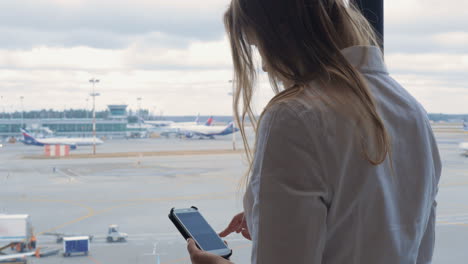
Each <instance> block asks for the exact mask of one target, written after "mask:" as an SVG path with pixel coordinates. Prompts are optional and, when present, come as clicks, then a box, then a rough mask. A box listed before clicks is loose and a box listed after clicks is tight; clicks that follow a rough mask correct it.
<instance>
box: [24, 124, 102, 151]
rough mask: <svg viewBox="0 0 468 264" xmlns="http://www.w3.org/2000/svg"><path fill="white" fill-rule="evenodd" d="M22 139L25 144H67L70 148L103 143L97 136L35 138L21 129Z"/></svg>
mask: <svg viewBox="0 0 468 264" xmlns="http://www.w3.org/2000/svg"><path fill="white" fill-rule="evenodd" d="M21 132H22V133H23V137H24V139H23V140H21V141H22V142H23V143H24V144H25V145H33V146H44V145H68V146H70V149H76V147H77V146H91V145H93V144H96V145H100V144H102V143H104V142H103V141H102V140H100V139H99V138H89V137H88V138H67V137H61V138H58V137H50V138H35V137H34V136H32V135H31V134H29V133H28V131H26V130H25V129H21Z"/></svg>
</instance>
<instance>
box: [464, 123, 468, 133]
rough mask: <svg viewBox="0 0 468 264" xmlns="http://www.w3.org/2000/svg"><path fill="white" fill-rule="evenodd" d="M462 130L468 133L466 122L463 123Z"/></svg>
mask: <svg viewBox="0 0 468 264" xmlns="http://www.w3.org/2000/svg"><path fill="white" fill-rule="evenodd" d="M463 130H465V131H468V122H463Z"/></svg>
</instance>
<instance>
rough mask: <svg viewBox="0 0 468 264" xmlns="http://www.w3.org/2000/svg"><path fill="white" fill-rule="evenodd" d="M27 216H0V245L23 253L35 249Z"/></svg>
mask: <svg viewBox="0 0 468 264" xmlns="http://www.w3.org/2000/svg"><path fill="white" fill-rule="evenodd" d="M32 238H33V232H32V226H31V222H30V218H29V215H27V214H22V215H8V214H0V243H2V244H5V245H8V244H9V245H10V247H11V248H12V249H15V250H16V251H18V252H23V251H25V249H33V248H35V245H33V244H35V243H31V242H32V241H31V239H32Z"/></svg>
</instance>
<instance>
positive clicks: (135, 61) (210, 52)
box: [0, 39, 232, 72]
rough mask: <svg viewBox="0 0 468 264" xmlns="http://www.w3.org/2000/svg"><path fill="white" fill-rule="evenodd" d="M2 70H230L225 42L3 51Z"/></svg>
mask: <svg viewBox="0 0 468 264" xmlns="http://www.w3.org/2000/svg"><path fill="white" fill-rule="evenodd" d="M0 68H3V69H22V70H28V69H29V70H46V69H50V70H85V71H99V72H103V71H104V72H105V71H122V70H138V69H146V70H150V69H158V70H170V69H231V68H232V66H231V58H230V50H229V46H228V43H227V40H226V39H222V40H220V41H211V42H200V41H197V42H192V43H190V44H189V45H188V46H187V47H186V48H184V47H182V48H177V46H175V47H173V48H164V47H157V46H151V45H148V43H147V42H146V40H143V41H138V39H137V41H136V42H135V43H133V44H132V45H130V46H129V47H127V48H126V49H114V50H109V49H96V48H90V47H84V46H80V47H72V48H53V47H47V46H43V47H36V48H33V49H31V50H27V51H25V50H15V51H11V50H0Z"/></svg>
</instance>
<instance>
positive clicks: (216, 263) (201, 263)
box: [187, 238, 233, 264]
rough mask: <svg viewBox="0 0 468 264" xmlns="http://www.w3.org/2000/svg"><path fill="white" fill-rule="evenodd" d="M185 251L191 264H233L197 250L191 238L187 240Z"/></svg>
mask: <svg viewBox="0 0 468 264" xmlns="http://www.w3.org/2000/svg"><path fill="white" fill-rule="evenodd" d="M187 250H188V252H189V254H190V259H191V260H192V264H233V263H232V262H231V261H229V260H227V259H224V258H223V257H220V256H218V255H215V254H211V253H208V252H206V251H203V250H201V249H199V248H198V247H197V245H196V244H195V241H193V239H191V238H189V239H188V240H187Z"/></svg>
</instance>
